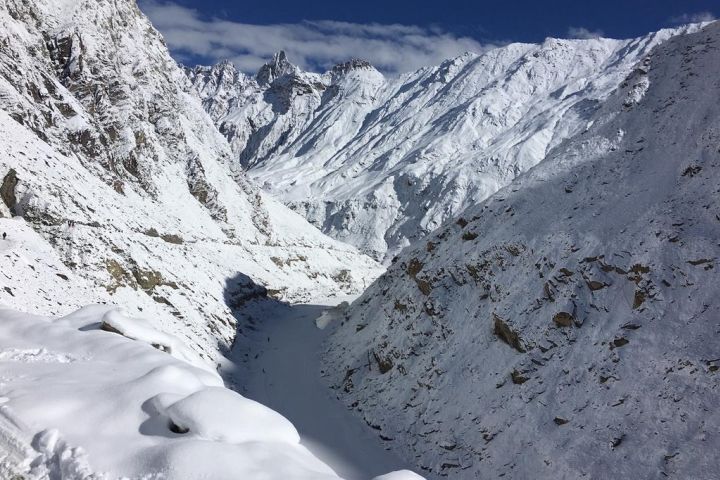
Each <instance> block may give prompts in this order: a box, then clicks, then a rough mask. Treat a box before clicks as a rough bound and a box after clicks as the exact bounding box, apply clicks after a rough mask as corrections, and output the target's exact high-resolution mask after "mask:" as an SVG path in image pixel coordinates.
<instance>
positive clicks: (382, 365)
mask: <svg viewBox="0 0 720 480" xmlns="http://www.w3.org/2000/svg"><path fill="white" fill-rule="evenodd" d="M373 358H374V359H375V362H376V363H377V365H378V369H379V370H380V373H381V374H383V375H384V374H386V373H387V372H389V371H390V370H392V368H393V362H392V360H391V359H390V358H388V357H381V356H380V355H378V354H377V353H376V352H373Z"/></svg>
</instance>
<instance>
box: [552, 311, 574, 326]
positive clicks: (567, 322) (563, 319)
mask: <svg viewBox="0 0 720 480" xmlns="http://www.w3.org/2000/svg"><path fill="white" fill-rule="evenodd" d="M574 321H575V317H573V315H572V313H568V312H558V313H556V314H555V316H554V317H553V322H555V325H557V326H558V327H572V324H573V322H574Z"/></svg>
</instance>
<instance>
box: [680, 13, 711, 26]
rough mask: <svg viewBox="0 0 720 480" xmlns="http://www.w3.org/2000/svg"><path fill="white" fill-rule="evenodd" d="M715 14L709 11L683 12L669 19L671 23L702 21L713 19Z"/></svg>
mask: <svg viewBox="0 0 720 480" xmlns="http://www.w3.org/2000/svg"><path fill="white" fill-rule="evenodd" d="M715 20H716V18H715V15H713V14H712V13H710V12H699V13H684V14H682V15H678V16H677V17H673V18H671V19H670V22H671V23H675V24H684V23H704V22H712V21H715Z"/></svg>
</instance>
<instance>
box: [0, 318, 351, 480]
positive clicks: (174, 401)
mask: <svg viewBox="0 0 720 480" xmlns="http://www.w3.org/2000/svg"><path fill="white" fill-rule="evenodd" d="M109 308H110V307H107V306H104V307H103V306H94V307H87V308H85V309H83V310H80V311H79V312H77V313H74V314H71V315H69V316H66V317H64V318H61V319H51V318H48V317H40V316H36V315H30V314H26V313H20V312H16V311H12V310H6V309H3V310H0V353H1V354H2V355H0V391H1V392H2V397H1V398H0V402H1V405H0V477H2V478H8V479H10V478H25V479H29V480H30V479H38V480H40V479H44V480H86V479H87V480H90V479H93V480H95V479H97V480H101V479H116V478H131V479H147V480H151V479H158V480H159V479H173V480H181V479H188V480H197V479H200V478H208V479H213V480H216V479H217V480H219V479H237V478H248V479H250V478H252V479H268V480H270V479H277V480H287V479H307V480H311V479H312V480H315V479H318V480H319V479H332V478H338V477H337V476H336V475H335V474H334V473H333V472H332V470H331V469H330V468H329V467H327V466H326V465H324V464H323V463H322V462H320V461H319V460H317V459H316V458H315V457H313V456H312V455H311V454H310V453H309V451H308V450H307V449H306V448H305V447H303V446H301V445H300V443H299V436H298V433H297V431H296V430H295V428H294V427H293V426H292V424H290V422H289V421H288V420H286V419H285V418H283V417H282V416H280V415H279V414H278V413H276V412H273V411H272V410H270V409H269V408H267V407H264V406H262V405H260V404H258V403H257V402H253V401H252V400H249V399H247V398H244V397H242V396H240V395H239V394H237V393H235V392H233V391H231V390H228V389H226V388H224V387H223V386H222V381H221V380H220V378H219V377H218V376H217V374H209V373H208V372H207V371H206V370H202V369H198V368H196V367H194V366H192V365H190V364H188V363H186V362H182V361H179V360H177V359H175V358H174V357H172V356H171V355H168V354H167V353H163V352H161V351H159V350H157V349H155V348H153V347H152V346H150V345H149V344H147V343H144V342H138V341H132V340H129V339H127V338H124V337H123V336H121V335H118V334H116V333H110V332H105V331H101V330H98V329H97V325H98V322H99V321H100V320H101V319H102V318H103V314H104V312H105V313H107V311H108V309H109ZM114 316H115V318H116V319H117V318H118V317H119V314H118V313H115V315H114ZM127 323H129V324H132V323H133V321H132V320H129V321H128V322H127ZM145 328H146V331H147V327H145ZM158 334H160V332H158ZM19 351H24V352H29V351H33V352H43V354H42V355H43V358H42V360H38V358H37V355H31V356H22V355H12V354H10V355H8V352H10V353H12V352H19ZM171 424H174V425H176V426H178V427H181V428H183V429H184V430H182V431H184V433H176V432H177V431H178V430H176V431H173V430H172V429H171ZM16 475H17V476H16Z"/></svg>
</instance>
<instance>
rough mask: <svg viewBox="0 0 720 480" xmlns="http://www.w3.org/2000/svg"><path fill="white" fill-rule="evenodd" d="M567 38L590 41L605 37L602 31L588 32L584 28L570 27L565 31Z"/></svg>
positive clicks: (588, 30)
mask: <svg viewBox="0 0 720 480" xmlns="http://www.w3.org/2000/svg"><path fill="white" fill-rule="evenodd" d="M567 35H568V38H578V39H583V40H587V39H591V38H601V37H603V36H605V34H604V33H603V31H602V30H590V29H587V28H585V27H570V28H568V31H567Z"/></svg>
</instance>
